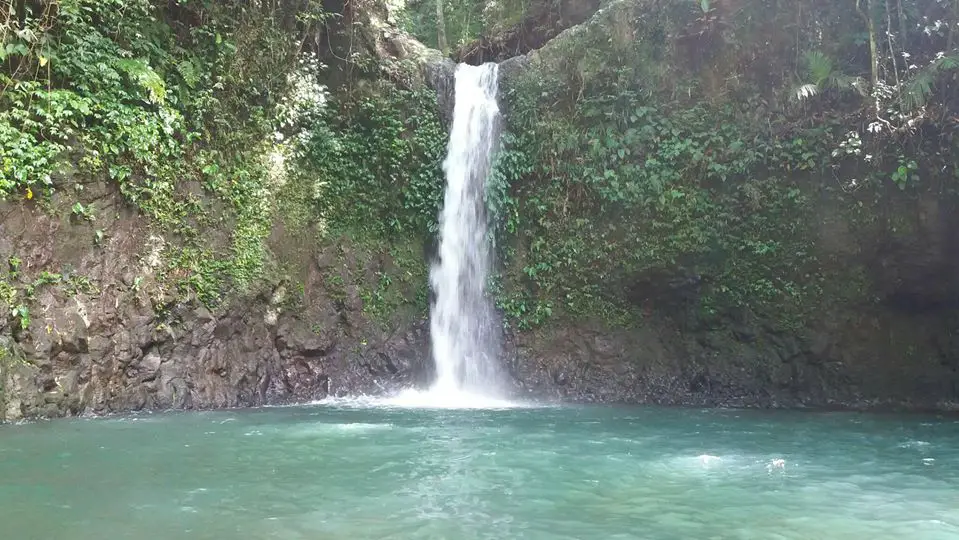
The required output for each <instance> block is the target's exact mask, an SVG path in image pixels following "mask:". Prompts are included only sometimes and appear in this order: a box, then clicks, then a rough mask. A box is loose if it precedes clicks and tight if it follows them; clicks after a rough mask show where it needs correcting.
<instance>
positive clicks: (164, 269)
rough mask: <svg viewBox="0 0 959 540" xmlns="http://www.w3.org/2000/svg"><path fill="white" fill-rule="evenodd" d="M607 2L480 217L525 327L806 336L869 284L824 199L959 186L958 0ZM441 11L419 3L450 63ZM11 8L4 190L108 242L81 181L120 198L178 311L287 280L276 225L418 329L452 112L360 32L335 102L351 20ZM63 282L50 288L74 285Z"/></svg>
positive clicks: (493, 18)
mask: <svg viewBox="0 0 959 540" xmlns="http://www.w3.org/2000/svg"><path fill="white" fill-rule="evenodd" d="M567 3H568V2H567ZM533 4H536V5H537V6H539V7H542V6H541V5H540V4H543V3H542V2H539V3H526V2H504V3H500V4H497V5H496V6H495V9H494V8H493V7H489V6H487V7H485V8H484V7H483V6H482V5H480V3H476V2H464V3H449V2H446V3H444V4H443V6H445V8H446V21H447V26H446V27H445V28H444V32H445V33H446V34H447V36H448V38H449V44H450V45H451V46H457V45H460V44H463V43H466V42H468V41H470V40H472V39H473V38H475V37H476V36H477V35H479V34H480V33H486V34H488V33H490V32H494V33H495V31H496V30H497V29H503V28H507V27H511V26H512V25H515V24H516V23H517V22H519V21H520V20H522V18H523V17H524V16H526V14H527V13H528V12H529V9H530V8H531V6H532V5H533ZM553 4H556V5H557V6H559V5H560V4H563V3H562V2H553ZM608 4H609V5H610V6H611V7H610V8H609V9H607V10H605V11H604V13H605V14H606V15H605V19H601V20H599V21H597V22H596V23H595V26H588V27H586V28H585V29H584V30H583V31H581V32H576V33H574V34H572V35H570V36H564V37H561V38H559V39H557V40H556V41H555V42H554V43H552V44H550V45H549V46H548V47H546V48H545V49H544V50H543V51H542V52H541V53H540V54H539V55H538V56H537V60H536V61H535V62H534V63H533V65H532V68H531V69H529V70H527V71H525V72H524V73H522V74H520V75H516V76H514V77H512V78H511V79H510V80H509V81H507V83H506V85H505V86H504V88H503V89H502V94H503V105H504V110H505V113H506V126H505V131H504V135H503V151H502V152H501V153H500V155H499V156H498V163H497V166H496V169H495V172H494V175H493V177H492V179H491V181H490V185H489V189H488V193H487V195H488V196H487V202H488V205H489V207H490V209H491V213H492V223H493V228H494V231H493V233H494V234H493V235H492V236H493V238H492V240H493V241H494V242H495V243H496V245H497V253H498V254H499V257H500V260H499V262H500V265H501V268H502V272H501V273H500V274H499V275H498V276H496V279H494V280H493V283H491V287H492V288H493V291H494V292H495V294H496V296H497V301H498V304H499V306H500V307H501V308H502V309H503V311H504V312H505V313H506V315H507V320H508V322H509V324H513V325H516V326H518V327H519V328H522V329H530V328H534V327H536V326H538V325H541V324H544V323H547V322H548V321H550V320H554V319H556V318H557V317H572V318H591V317H596V316H601V317H603V318H605V319H607V320H608V321H610V322H613V323H616V324H630V323H633V322H636V321H638V320H640V319H641V318H642V317H643V316H645V315H646V314H648V313H649V312H650V310H651V309H658V310H664V311H665V312H666V313H668V314H671V315H676V316H683V317H685V316H687V315H688V314H689V313H694V314H695V316H696V317H698V318H700V319H703V320H710V319H715V318H717V317H725V316H729V315H730V314H739V315H737V316H740V315H742V314H744V313H745V314H755V315H758V316H761V317H763V318H768V319H771V320H774V321H775V322H776V323H777V324H780V325H786V326H794V325H800V324H802V322H803V321H804V320H806V319H808V317H809V314H810V313H814V312H815V311H816V310H817V309H819V308H820V307H821V304H822V302H823V301H826V300H828V299H831V298H839V299H841V298H843V297H844V296H843V295H847V294H858V292H861V291H852V292H849V291H847V290H845V289H848V287H845V284H852V285H853V288H864V287H865V286H866V285H862V284H861V281H862V279H861V276H860V272H859V271H858V270H857V269H854V268H853V269H850V268H838V267H836V266H835V265H833V264H832V263H831V261H830V260H828V258H826V257H825V256H824V254H823V253H822V251H821V250H819V249H818V247H817V245H816V237H817V235H821V231H818V230H817V228H818V227H819V226H820V223H818V222H817V219H818V218H817V217H816V216H817V213H816V212H817V209H819V208H820V207H821V206H822V205H823V202H824V201H828V202H829V204H834V203H835V204H838V205H839V206H840V207H841V208H842V209H843V212H845V215H847V216H848V218H849V223H850V224H851V226H853V227H857V226H858V227H863V228H869V227H873V226H875V224H876V222H885V221H889V220H891V219H893V217H891V216H890V215H887V214H884V213H883V212H880V211H878V210H877V208H880V206H882V205H881V204H880V199H882V197H885V196H886V195H887V194H888V193H889V192H890V191H893V192H896V193H899V194H900V195H899V196H900V197H910V196H914V195H915V194H916V193H919V192H921V191H923V190H940V191H943V190H944V191H949V190H953V189H954V186H955V180H954V174H955V169H956V168H955V153H956V139H955V137H954V135H953V132H954V130H955V120H954V118H953V117H952V113H950V111H953V110H955V105H956V104H957V96H956V90H955V88H956V85H954V84H950V82H952V79H953V78H954V76H955V71H956V68H957V67H959V59H957V56H956V54H955V50H954V49H955V45H956V39H955V33H956V23H957V21H959V16H957V13H959V4H956V3H954V2H937V1H935V0H902V1H899V0H897V1H892V0H889V1H887V2H883V1H880V0H860V1H859V2H856V1H848V2H823V1H819V0H801V1H791V2H785V1H779V0H756V1H753V2H735V1H719V0H716V1H711V2H706V1H700V0H697V1H691V0H618V1H613V2H608ZM550 5H552V4H550ZM367 7H368V6H367ZM435 7H436V5H435V3H431V2H419V3H416V2H410V3H409V4H408V7H407V9H406V10H405V11H404V12H402V13H400V20H401V22H403V24H405V25H406V26H407V28H409V29H411V30H413V31H414V32H415V33H416V34H417V35H419V36H421V37H422V39H424V40H425V41H426V42H427V43H428V44H429V45H431V46H432V45H435V44H434V43H433V41H435V40H437V39H438V36H437V28H436V27H435V25H432V26H431V23H430V15H431V13H434V12H435ZM356 9H365V7H364V6H363V4H357V7H356ZM537 9H539V8H537ZM557 9H558V8H557ZM0 16H2V17H3V19H2V23H3V25H2V28H3V36H2V38H3V47H2V49H0V61H2V63H3V64H2V66H3V67H2V70H0V77H2V79H0V83H2V87H0V148H2V149H3V155H2V156H0V197H2V198H4V199H6V200H8V201H21V202H22V204H26V205H37V206H40V207H41V208H43V209H44V210H45V211H49V212H53V213H56V212H68V213H70V214H72V215H73V217H74V218H75V219H76V220H78V221H81V222H84V223H93V224H94V225H93V226H94V228H95V229H96V232H95V234H94V235H93V237H92V238H91V239H90V242H91V243H94V244H96V243H99V242H103V241H104V239H107V238H109V237H110V234H111V232H110V231H109V230H102V229H100V228H97V227H99V226H98V225H97V224H98V223H100V222H101V221H100V220H99V219H98V212H99V209H98V208H97V207H96V205H95V203H94V204H91V203H90V202H89V201H87V200H86V199H85V198H84V194H83V191H82V190H81V189H80V188H82V187H83V185H85V183H86V181H78V179H91V178H92V179H101V180H103V181H105V182H108V183H109V184H110V185H113V186H115V187H116V188H117V189H118V190H119V192H120V193H122V195H123V197H124V199H125V200H126V201H127V202H128V203H129V204H130V205H132V206H133V207H135V208H136V209H137V210H138V211H139V212H140V213H141V214H142V215H143V216H146V217H148V218H149V220H150V222H151V224H152V225H151V226H152V227H153V228H154V229H155V230H156V232H157V234H158V235H159V236H160V237H161V239H165V240H163V242H162V245H161V248H162V249H160V253H161V254H162V257H161V259H162V260H161V263H160V267H159V268H158V269H157V270H156V282H157V283H156V285H157V287H156V289H155V291H154V293H153V294H154V297H155V300H156V302H157V303H158V304H160V305H162V304H164V303H165V302H169V301H171V299H173V298H175V297H183V296H195V297H197V298H199V299H200V300H201V301H203V302H204V303H207V304H209V305H215V304H217V303H218V302H219V301H220V300H222V299H223V298H224V297H225V295H226V293H227V292H228V291H231V290H234V289H240V290H243V289H244V288H246V287H249V286H250V285H251V284H253V283H255V282H256V281H257V280H258V279H259V278H260V277H262V276H263V275H264V274H265V273H266V274H270V272H264V269H265V268H270V266H269V265H270V264H272V262H271V261H269V259H270V255H269V253H268V250H267V247H266V242H267V238H268V235H269V234H270V232H271V228H272V227H273V226H274V225H275V224H276V223H277V222H282V223H283V224H284V225H286V228H287V230H289V231H293V232H294V233H295V234H298V235H299V236H298V237H297V238H298V241H299V242H302V243H304V244H310V245H312V244H315V243H318V242H328V243H334V244H335V243H336V242H338V241H339V240H337V239H338V238H347V239H349V242H350V243H351V244H355V245H357V246H359V250H360V251H361V252H362V253H363V254H364V255H363V257H360V258H361V259H362V261H360V263H361V264H359V265H358V266H357V268H356V269H355V272H353V273H347V274H344V273H342V272H333V273H330V275H329V276H327V281H328V283H327V286H328V287H327V288H328V289H329V292H331V293H332V294H334V296H335V295H336V294H340V293H337V292H336V291H338V290H341V288H344V287H345V286H346V285H349V284H352V285H355V286H357V287H360V288H361V289H362V290H361V297H362V300H363V303H364V310H365V311H366V312H367V314H368V315H370V316H371V317H373V318H375V319H379V320H386V319H389V318H391V317H392V316H393V315H394V314H395V313H396V312H397V311H398V310H401V309H403V308H412V309H414V310H415V311H416V312H417V313H425V311H426V309H427V299H428V294H427V290H426V286H427V285H426V284H427V282H428V280H427V278H426V273H427V263H426V261H427V257H426V253H427V252H428V251H429V246H430V243H431V242H432V241H433V240H434V236H435V232H436V219H437V213H438V206H439V203H440V198H441V193H442V188H443V181H442V171H441V166H440V164H441V161H442V158H443V154H444V152H445V133H444V127H443V125H442V121H441V119H440V115H439V111H438V106H437V103H436V96H435V94H434V93H433V92H432V91H430V90H428V89H425V88H413V87H407V86H404V85H402V84H400V83H398V82H396V81H397V80H399V79H404V78H403V77H400V78H398V79H396V78H395V79H396V80H391V81H387V80H384V78H383V77H382V73H379V72H378V71H377V69H376V63H377V62H379V61H381V59H377V57H375V56H374V55H372V54H370V52H369V51H365V52H364V51H358V50H357V51H353V49H352V44H353V43H354V40H353V38H352V35H353V34H350V36H351V37H350V39H349V43H350V50H351V51H353V53H352V54H351V56H349V57H345V58H335V59H336V60H337V61H343V62H345V63H346V64H348V65H349V66H350V69H347V70H341V73H348V74H349V76H348V77H347V80H345V81H344V80H343V76H342V75H338V76H337V77H336V80H337V81H338V84H339V86H337V87H336V88H327V87H326V82H327V81H328V79H329V80H332V79H333V78H334V77H332V76H331V77H327V75H328V72H327V70H326V66H323V65H322V63H321V61H320V58H326V59H329V58H330V56H329V55H326V56H324V55H325V54H326V53H329V52H330V51H325V50H321V49H322V47H323V45H322V44H323V39H321V38H322V37H323V36H324V34H323V33H322V32H318V31H317V28H318V26H317V25H322V23H323V22H324V21H327V20H329V19H330V17H331V15H330V14H327V13H325V12H323V10H322V9H321V8H320V7H319V6H318V5H316V4H314V3H313V2H310V1H307V0H291V1H275V0H260V1H257V2H251V3H234V2H213V1H205V2H194V1H189V2H188V1H185V0H178V1H173V2H167V1H163V2H160V1H150V0H135V1H119V0H107V1H94V0H61V1H59V2H52V1H43V0H22V1H21V0H17V1H15V2H13V4H12V5H11V6H10V9H9V10H7V11H6V12H4V13H3V14H2V15H0ZM348 26H349V27H350V28H351V29H355V28H356V27H357V25H356V24H353V23H350V24H349V25H348ZM352 31H353V30H351V32H352ZM325 37H326V39H327V40H329V39H330V37H329V35H325ZM356 41H357V42H360V41H362V40H361V39H359V38H357V40H356ZM317 48H319V49H317ZM334 56H336V55H334ZM414 86H415V85H414ZM57 201H59V202H60V203H62V204H59V203H58V202H57ZM104 221H105V220H104ZM880 225H882V223H880ZM216 231H221V232H222V231H229V238H228V239H227V240H225V241H224V240H223V239H220V238H219V237H220V236H222V235H218V234H214V233H215V232H216ZM377 254H389V257H388V258H389V259H390V262H389V263H384V262H382V261H381V260H380V257H378V256H377ZM343 256H344V257H346V256H345V255H343ZM14 262H15V261H12V260H11V261H8V263H9V264H8V265H7V266H8V267H9V268H7V269H6V271H5V273H4V274H3V275H4V276H5V278H4V280H3V281H0V298H2V299H3V301H4V302H5V303H7V304H8V305H9V314H10V317H11V319H12V320H13V321H14V323H15V325H20V326H29V321H30V314H29V308H28V305H29V303H30V294H29V286H30V285H32V284H33V283H34V281H36V280H38V279H41V278H42V276H39V275H30V276H26V275H22V274H20V273H18V271H17V269H16V268H15V266H16V265H15V264H14ZM274 262H276V261H274ZM339 262H340V263H342V264H341V266H342V265H347V266H349V264H348V263H350V261H345V260H344V261H339ZM277 264H278V265H279V266H281V267H282V261H279V262H277ZM265 265H267V266H265ZM54 271H57V272H59V270H58V269H50V270H49V272H50V274H49V275H50V276H61V279H59V280H56V279H54V278H53V277H50V280H52V281H50V283H44V284H42V285H44V286H45V285H49V284H51V283H56V284H57V285H58V286H63V277H62V276H63V275H66V274H65V273H62V272H61V273H59V274H53V273H52V272H54ZM351 272H352V271H351ZM354 273H355V275H353V274H354ZM850 276H856V277H855V279H851V278H850ZM71 279H75V278H71ZM347 281H352V283H347ZM134 286H140V282H139V281H136V282H135V285H134ZM343 291H344V292H342V294H345V288H344V289H343Z"/></svg>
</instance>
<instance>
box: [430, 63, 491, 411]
mask: <svg viewBox="0 0 959 540" xmlns="http://www.w3.org/2000/svg"><path fill="white" fill-rule="evenodd" d="M496 86H497V65H496V64H492V63H489V64H484V65H482V66H470V65H466V64H460V65H459V66H458V67H457V68H456V87H455V99H456V102H455V106H454V109H453V126H452V129H451V132H450V141H449V147H448V149H447V156H446V161H445V162H444V163H443V169H444V171H445V172H446V194H445V197H444V200H443V210H442V212H441V213H440V246H439V261H438V262H437V263H436V264H435V265H434V266H433V268H432V269H431V272H430V282H431V285H432V286H433V290H434V291H435V293H436V303H435V305H434V306H433V310H432V313H431V319H430V330H431V337H432V345H433V361H434V362H435V364H436V383H435V385H434V386H433V388H432V390H431V393H433V394H434V395H436V394H439V396H438V397H442V396H449V397H450V398H454V397H455V396H462V395H464V394H468V395H482V396H495V395H497V394H498V393H499V392H498V390H499V388H500V386H499V384H498V380H499V377H498V373H497V372H498V370H497V363H496V356H497V355H496V352H497V351H498V350H499V339H498V337H499V325H498V324H497V321H496V317H495V312H494V310H493V306H492V304H491V302H490V300H489V298H488V297H487V295H486V280H487V276H488V274H489V269H490V258H491V253H490V249H489V244H488V242H487V227H486V219H487V214H486V206H485V200H484V194H485V188H486V177H487V174H488V173H489V170H490V164H491V155H492V153H493V151H494V150H495V148H496V140H497V138H498V128H499V126H498V124H499V107H498V106H497V103H496Z"/></svg>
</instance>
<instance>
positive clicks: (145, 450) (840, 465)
mask: <svg viewBox="0 0 959 540" xmlns="http://www.w3.org/2000/svg"><path fill="white" fill-rule="evenodd" d="M957 459H959V424H957V423H956V422H955V421H953V420H952V419H950V418H928V417H914V416H905V417H900V416H870V415H862V414H839V413H835V414H812V413H785V412H778V413H763V412H743V411H728V410H726V411H717V410H712V411H698V410H679V409H657V408H612V407H556V408H512V409H497V410H475V409H474V410H430V409H404V408H390V407H356V406H346V405H339V406H337V405H321V406H309V407H292V408H268V409H258V410H243V411H219V412H206V413H169V414H155V415H147V416H140V417H127V418H105V419H73V420H63V421H55V422H46V423H36V424H28V425H19V426H0V523H2V529H3V538H11V539H17V540H28V539H38V540H40V539H42V540H55V539H61V538H62V539H70V540H94V539H95V540H104V539H106V540H119V539H137V540H144V539H148V540H166V539H180V538H195V539H217V540H220V539H223V540H227V539H230V540H235V539H284V540H294V539H360V538H369V539H387V538H389V539H427V538H429V539H455V540H460V539H463V540H466V539H480V538H482V539H509V538H524V539H527V538H528V539H544V540H545V539H550V540H552V539H573V538H576V539H627V538H628V539H632V538H637V539H638V538H649V539H689V538H697V539H713V538H715V539H727V538H728V539H760V538H761V539H771V538H775V539H827V538H835V539H881V538H890V539H892V538H911V539H940V538H941V539H946V538H950V539H951V538H959V467H957Z"/></svg>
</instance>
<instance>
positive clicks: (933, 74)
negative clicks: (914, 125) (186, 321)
mask: <svg viewBox="0 0 959 540" xmlns="http://www.w3.org/2000/svg"><path fill="white" fill-rule="evenodd" d="M956 68H959V52H953V53H952V54H946V55H942V56H939V57H938V58H936V59H935V60H933V61H932V62H930V63H929V64H928V65H926V66H925V67H923V68H922V69H920V70H918V71H916V72H915V73H914V74H913V75H912V77H910V78H909V80H908V81H906V83H905V84H904V85H903V88H902V104H903V105H904V106H905V107H906V108H907V109H910V110H916V109H919V108H921V107H923V106H924V105H925V104H926V102H928V101H929V98H930V97H931V96H932V92H933V87H934V86H935V83H936V80H937V79H938V78H939V76H940V75H941V74H943V73H945V72H947V71H952V70H954V69H956Z"/></svg>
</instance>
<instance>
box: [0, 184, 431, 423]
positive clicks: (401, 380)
mask: <svg viewBox="0 0 959 540" xmlns="http://www.w3.org/2000/svg"><path fill="white" fill-rule="evenodd" d="M105 200H108V199H105ZM117 208H118V209H119V207H117ZM3 210H5V211H6V213H5V214H2V215H0V238H2V239H3V241H2V242H0V259H2V260H3V261H7V260H8V259H9V258H10V257H11V256H16V257H18V258H20V259H21V260H22V263H21V265H20V272H21V273H22V274H23V276H24V277H26V278H28V279H30V280H32V279H33V277H34V275H35V274H36V273H38V272H39V271H40V270H47V271H50V272H61V271H63V270H62V269H64V268H73V269H74V270H73V271H74V272H75V273H76V275H78V276H83V277H84V278H86V279H89V280H90V281H91V283H93V284H94V285H95V287H94V288H95V289H96V290H84V291H80V290H71V289H70V288H65V287H62V286H44V287H38V288H37V290H36V291H35V293H34V294H35V297H34V300H33V301H32V302H31V306H30V309H31V318H32V321H31V323H30V326H29V328H28V329H26V330H20V329H19V328H16V329H15V328H14V327H13V325H14V323H15V321H14V320H13V319H8V318H2V319H0V420H4V419H5V420H7V421H11V420H17V419H20V418H37V417H55V416H64V415H75V414H83V413H96V414H101V413H111V412H120V411H131V410H141V409H170V408H173V409H204V408H222V407H242V406H254V405H263V404H283V403H293V402H308V401H312V400H317V399H322V398H324V397H326V396H328V395H331V394H336V395H344V394H364V393H381V392H384V391H386V390H389V389H393V388H396V387H398V386H406V385H408V384H412V383H413V382H416V381H421V380H423V378H424V376H423V373H426V372H427V371H428V367H427V365H426V364H428V360H429V359H428V338H427V336H426V330H425V328H426V324H425V321H423V320H422V319H420V318H415V319H411V320H409V321H407V322H406V323H405V324H404V325H402V326H401V327H396V328H390V329H383V327H382V325H378V324H373V323H372V322H371V321H369V320H368V319H367V318H366V317H365V316H364V314H363V313H362V302H345V303H343V305H339V306H334V303H333V302H332V301H330V300H329V297H330V293H329V291H325V290H323V284H324V283H325V280H324V279H322V277H320V276H319V274H321V272H322V268H320V265H321V264H322V263H323V260H324V259H323V258H322V257H317V258H315V259H314V260H312V261H310V263H309V265H308V266H309V268H308V269H307V272H308V274H309V276H310V277H309V278H308V281H309V282H310V283H311V284H312V288H311V290H310V291H309V293H310V294H311V298H312V299H313V301H311V302H310V303H309V305H306V306H304V305H299V306H294V305H289V304H285V303H283V302H282V301H281V299H282V298H283V297H284V296H285V295H284V294H279V293H280V292H282V289H283V288H284V286H283V285H281V284H273V285H268V286H266V287H265V288H264V289H263V290H261V291H259V293H257V292H251V293H249V294H245V295H235V296H234V297H232V298H228V299H227V301H226V302H225V303H224V304H223V305H222V306H220V307H219V308H218V309H217V310H215V311H210V310H209V309H207V308H206V307H204V306H203V305H202V304H200V303H199V302H197V301H195V300H189V299H181V302H180V303H173V304H169V305H166V306H164V307H163V309H162V310H161V311H162V312H157V311H156V310H155V309H154V307H153V306H154V302H153V301H152V299H151V298H150V295H149V293H148V292H147V291H149V290H151V289H150V287H151V286H152V285H153V282H152V279H153V278H152V275H151V269H150V268H149V267H148V265H147V263H145V262H144V260H147V261H148V260H149V254H147V257H142V256H141V252H142V251H143V246H144V245H149V241H148V240H146V239H145V237H146V236H147V234H146V233H145V231H146V230H148V229H146V227H144V226H143V224H142V223H140V222H139V220H138V218H136V217H135V216H132V215H124V214H123V213H122V212H103V214H104V219H111V216H115V215H120V217H119V218H117V219H115V220H114V221H111V222H110V223H102V224H101V226H104V227H105V228H107V229H108V230H112V231H123V232H125V233H126V234H125V235H121V234H114V235H113V236H112V237H111V238H109V239H108V240H107V241H106V242H105V243H104V244H103V245H102V246H95V245H94V243H93V242H92V241H91V239H92V238H93V235H92V232H93V231H92V230H91V231H88V230H86V229H87V227H84V226H77V225H75V224H70V223H68V222H65V221H61V220H59V219H58V218H56V217H52V216H50V215H47V214H45V213H43V212H42V211H40V210H36V209H31V208H25V207H18V208H13V209H11V208H10V207H9V206H7V207H5V208H3ZM148 251H149V249H148ZM135 283H136V284H135ZM134 284H135V285H134ZM352 296H357V294H356V292H355V291H353V292H352Z"/></svg>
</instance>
